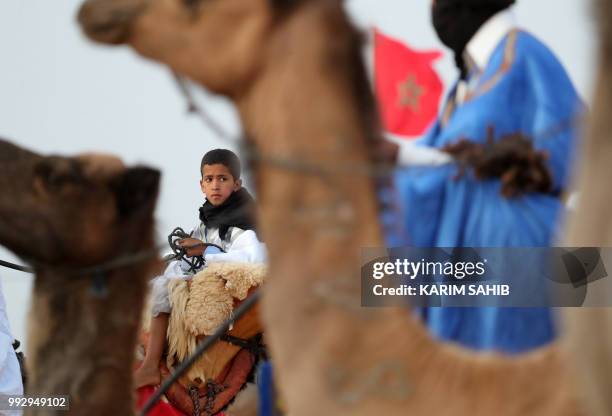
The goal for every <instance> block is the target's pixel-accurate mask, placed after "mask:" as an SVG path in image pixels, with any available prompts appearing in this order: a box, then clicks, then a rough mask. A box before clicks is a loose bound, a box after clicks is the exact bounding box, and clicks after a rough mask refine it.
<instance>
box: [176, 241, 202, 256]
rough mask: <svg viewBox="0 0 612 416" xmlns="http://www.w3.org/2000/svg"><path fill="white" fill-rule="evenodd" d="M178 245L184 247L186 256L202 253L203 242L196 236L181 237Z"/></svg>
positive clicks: (200, 254)
mask: <svg viewBox="0 0 612 416" xmlns="http://www.w3.org/2000/svg"><path fill="white" fill-rule="evenodd" d="M178 245H179V246H180V247H181V248H184V249H185V252H186V253H185V254H186V255H187V257H194V256H203V255H204V249H205V247H204V242H203V241H202V240H198V239H197V238H183V239H182V240H179V242H178Z"/></svg>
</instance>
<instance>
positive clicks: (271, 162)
mask: <svg viewBox="0 0 612 416" xmlns="http://www.w3.org/2000/svg"><path fill="white" fill-rule="evenodd" d="M172 75H173V77H174V80H175V82H176V85H177V87H178V89H179V91H180V93H181V95H182V96H183V97H184V99H185V101H186V103H187V113H188V114H193V115H196V116H197V117H198V118H200V120H202V123H204V125H205V126H206V127H207V128H208V129H209V130H211V131H212V132H213V133H214V134H215V135H216V136H217V137H218V138H219V139H221V140H223V141H225V142H227V143H228V144H230V145H232V146H235V147H237V148H239V149H240V154H241V156H243V157H244V158H245V159H246V160H247V162H248V163H246V165H247V166H255V165H256V164H257V163H260V164H265V165H268V166H271V167H274V168H278V169H283V170H286V171H291V172H296V173H302V174H306V175H314V176H328V175H334V174H336V175H342V174H344V175H347V174H351V175H358V176H365V177H371V178H375V179H376V178H378V179H385V178H390V177H391V176H392V175H393V174H394V173H396V172H397V171H399V170H401V169H402V168H406V167H401V166H397V165H395V164H391V163H374V162H372V163H365V164H364V163H336V162H334V163H333V164H332V163H320V162H308V161H304V160H299V159H294V158H287V157H282V156H274V155H264V154H262V153H261V152H260V151H259V150H258V149H257V147H256V146H255V145H254V144H253V143H249V142H248V141H247V140H243V138H244V137H238V136H232V135H231V134H229V133H228V132H227V130H225V129H224V128H223V127H222V126H221V124H220V123H218V122H217V121H216V120H215V119H214V118H213V117H212V116H210V115H209V114H208V113H207V112H206V111H205V110H204V108H202V107H201V106H200V105H198V104H197V103H196V101H195V99H194V97H193V94H192V93H191V88H190V86H189V84H188V80H187V78H186V77H184V76H182V75H179V74H178V73H177V72H174V71H172ZM580 121H581V118H580V117H578V116H570V117H567V118H566V119H562V120H560V121H559V122H557V123H555V124H553V125H551V126H549V127H547V128H545V129H542V131H540V132H538V133H537V134H536V135H534V136H533V137H532V142H535V141H536V140H550V139H554V138H555V137H556V136H558V135H559V134H562V133H564V132H567V131H569V130H572V129H574V128H577V127H580ZM429 167H430V166H420V167H419V168H425V169H427V168H429ZM413 168H414V167H413Z"/></svg>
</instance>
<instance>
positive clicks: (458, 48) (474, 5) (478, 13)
mask: <svg viewBox="0 0 612 416" xmlns="http://www.w3.org/2000/svg"><path fill="white" fill-rule="evenodd" d="M514 2H515V0H432V23H433V26H434V29H435V30H436V33H437V34H438V37H439V38H440V40H441V41H442V43H444V44H445V45H446V46H448V47H449V48H450V49H452V50H453V52H455V56H456V57H457V58H458V60H459V61H460V60H461V54H462V53H463V50H464V49H465V47H466V45H467V43H468V42H469V41H470V39H471V38H472V36H474V35H475V34H476V32H477V31H478V29H479V28H480V27H481V26H482V25H483V24H484V23H485V22H486V21H487V20H489V19H490V18H491V17H492V16H493V15H494V14H496V13H497V12H499V11H501V10H504V9H506V8H508V7H510V6H511V5H512V4H514ZM458 64H459V62H458Z"/></svg>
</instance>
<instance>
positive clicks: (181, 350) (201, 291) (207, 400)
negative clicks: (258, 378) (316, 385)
mask: <svg viewBox="0 0 612 416" xmlns="http://www.w3.org/2000/svg"><path fill="white" fill-rule="evenodd" d="M266 272H267V269H266V266H265V265H262V264H253V263H211V264H210V265H209V266H208V267H206V268H205V269H204V270H202V271H201V272H199V273H198V274H196V275H195V276H194V277H193V278H192V279H189V280H185V279H176V280H171V281H170V282H169V284H168V291H169V294H170V303H171V305H172V312H171V314H170V320H169V324H168V354H167V358H166V362H165V363H162V364H161V366H160V370H161V374H162V382H163V381H164V380H165V379H166V378H168V377H170V376H171V374H172V371H173V369H174V368H176V367H177V366H178V365H179V364H180V363H181V362H183V361H184V360H185V359H187V358H188V357H189V356H190V355H192V354H193V353H194V351H195V350H196V347H197V344H198V343H199V342H200V341H201V340H202V339H203V338H205V337H207V336H210V335H212V334H213V333H214V332H215V330H216V329H217V328H218V327H220V326H221V325H222V324H223V323H224V322H225V321H226V320H227V319H228V318H230V317H231V315H232V312H233V311H234V309H235V308H236V307H237V306H238V305H239V304H240V303H241V302H242V301H244V300H245V299H246V298H247V297H248V296H249V294H251V293H252V292H253V291H254V290H255V289H256V288H257V287H259V286H260V285H261V284H262V283H263V280H264V276H265V275H266ZM262 332H263V328H262V324H261V322H260V319H259V312H258V306H257V305H255V307H253V308H252V309H251V310H250V311H248V312H247V313H246V314H245V315H244V316H243V317H242V318H240V319H239V320H238V321H236V322H235V323H234V325H233V327H232V328H231V329H230V331H229V332H228V333H227V334H225V336H224V337H223V338H222V339H221V340H219V341H218V342H216V343H215V344H214V345H213V346H212V347H210V348H209V349H208V350H207V351H206V352H205V353H204V354H203V355H202V356H201V357H200V358H199V359H198V361H197V362H196V363H195V364H194V365H193V366H192V367H191V368H190V369H189V370H188V372H187V373H186V374H184V375H183V376H182V377H181V378H179V380H178V382H177V383H175V384H174V385H173V386H172V387H171V388H170V389H169V390H168V391H167V392H166V397H167V398H168V401H169V402H170V403H171V404H172V405H174V406H175V407H176V408H178V409H179V410H181V411H183V412H184V413H186V414H189V415H192V414H203V415H207V416H208V415H215V414H217V413H219V412H220V411H222V410H223V409H224V408H225V407H227V405H228V404H230V403H231V402H232V401H233V399H234V398H235V397H236V395H237V394H238V393H239V392H240V391H241V389H242V388H243V387H244V386H245V385H246V383H247V382H248V381H249V380H250V379H252V374H253V372H254V369H255V364H256V363H257V361H258V359H259V356H260V353H261V350H260V348H261V346H262V344H261V338H262Z"/></svg>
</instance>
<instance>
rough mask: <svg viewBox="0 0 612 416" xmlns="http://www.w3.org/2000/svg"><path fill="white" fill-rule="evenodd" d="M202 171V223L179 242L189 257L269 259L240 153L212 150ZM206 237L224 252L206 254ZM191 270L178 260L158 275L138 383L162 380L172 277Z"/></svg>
mask: <svg viewBox="0 0 612 416" xmlns="http://www.w3.org/2000/svg"><path fill="white" fill-rule="evenodd" d="M200 172H201V175H202V179H201V181H200V188H201V190H202V193H203V194H204V196H205V197H206V202H205V203H204V205H203V206H202V207H200V223H199V224H198V226H196V227H195V228H194V230H193V231H192V232H191V238H185V239H183V240H181V241H180V242H179V245H181V246H182V247H183V248H186V251H187V256H188V257H193V256H201V255H204V258H205V260H206V262H207V263H210V262H219V261H222V262H228V261H230V262H252V263H261V262H264V261H265V258H266V253H265V248H264V246H263V244H262V243H261V242H259V240H258V239H257V236H256V234H255V202H254V200H253V198H252V197H251V195H250V194H249V192H248V191H247V190H246V189H244V188H242V181H241V179H240V160H239V159H238V157H237V156H236V155H235V154H234V153H233V152H231V151H229V150H226V149H215V150H211V151H210V152H208V153H206V154H205V155H204V157H203V158H202V162H201V164H200ZM203 242H206V243H214V244H216V245H218V246H221V247H222V248H223V250H225V253H206V254H205V253H204V247H203V246H202V243H203ZM188 270H189V266H188V265H187V264H186V262H184V261H173V262H171V263H170V264H169V265H168V267H167V268H166V270H165V271H164V274H163V275H162V276H158V277H157V278H155V279H154V280H153V288H152V297H153V308H152V313H153V319H152V320H151V330H150V331H151V332H150V336H149V345H148V348H147V354H146V356H145V358H144V360H143V362H142V365H141V366H140V368H139V369H138V370H136V372H135V373H134V386H135V387H136V388H139V387H142V386H147V385H157V384H159V383H160V373H159V361H160V359H161V356H162V353H163V350H164V345H165V340H166V331H167V330H168V317H169V314H170V309H171V308H170V303H169V300H168V287H167V285H168V280H169V279H177V278H183V279H185V278H190V277H192V276H193V274H192V273H189V272H188Z"/></svg>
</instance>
